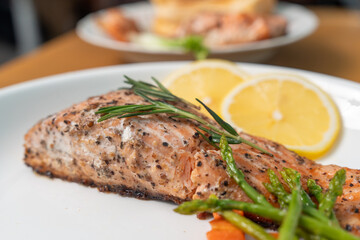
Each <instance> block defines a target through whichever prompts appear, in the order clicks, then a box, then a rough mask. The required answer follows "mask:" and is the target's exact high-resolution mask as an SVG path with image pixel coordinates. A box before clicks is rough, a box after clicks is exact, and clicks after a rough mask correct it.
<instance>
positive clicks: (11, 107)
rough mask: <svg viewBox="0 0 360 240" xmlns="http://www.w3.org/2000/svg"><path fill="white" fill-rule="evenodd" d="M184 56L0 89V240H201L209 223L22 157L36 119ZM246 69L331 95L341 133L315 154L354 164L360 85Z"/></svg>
mask: <svg viewBox="0 0 360 240" xmlns="http://www.w3.org/2000/svg"><path fill="white" fill-rule="evenodd" d="M183 64H185V63H184V62H173V63H166V62H163V63H148V64H133V65H123V66H114V67H106V68H99V69H93V70H87V71H80V72H73V73H67V74H63V75H57V76H53V77H47V78H43V79H39V80H36V81H31V82H26V83H22V84H19V85H14V86H11V87H8V88H3V89H1V90H0V114H1V117H0V126H1V131H0V133H1V134H0V186H1V191H0V235H1V239H16V240H20V239H21V240H22V239H37V240H42V239H44V240H48V239H50V238H51V239H53V240H56V239H59V240H60V239H61V240H63V239H88V240H93V239H94V240H99V239H108V240H111V239H117V240H118V239H145V238H146V239H174V240H180V239H186V240H191V239H194V240H195V239H196V240H201V239H205V233H206V231H208V230H209V224H208V223H207V221H199V220H198V219H197V218H196V217H195V216H182V215H178V214H175V213H174V212H173V211H172V209H173V208H174V207H175V205H173V204H169V203H164V202H158V201H143V200H137V199H134V198H127V197H121V196H119V195H117V194H105V193H101V192H99V191H97V190H96V189H93V188H90V187H84V186H82V185H80V184H76V183H70V182H65V181H62V180H58V179H53V180H51V179H49V178H46V177H42V176H38V175H36V174H34V173H33V172H32V170H31V169H30V168H29V167H27V166H25V164H24V163H23V160H22V159H23V152H24V149H23V146H22V145H23V136H24V134H25V133H26V132H27V130H28V129H29V128H30V127H31V126H32V125H33V124H35V123H36V122H37V121H39V120H40V119H41V118H43V117H45V116H47V115H49V114H51V113H55V112H57V111H59V110H61V109H64V108H66V107H68V106H70V105H71V104H73V103H76V102H80V101H82V100H85V99H87V98H88V97H90V96H93V95H97V94H102V93H106V92H108V91H110V90H114V89H117V88H118V87H120V86H122V84H123V83H122V79H123V78H122V76H123V75H124V74H126V75H129V76H131V77H133V78H135V79H144V80H150V76H154V77H157V78H159V79H162V78H163V77H164V76H165V75H166V74H168V73H169V72H170V71H172V70H174V69H176V68H178V67H180V66H182V65H183ZM240 66H241V67H243V69H244V70H246V71H249V72H250V73H254V74H256V73H262V72H274V71H276V72H279V71H281V72H293V73H299V74H301V75H302V76H304V77H306V78H308V79H309V80H310V81H313V82H315V83H316V84H318V85H319V86H321V87H322V88H323V89H324V90H325V91H327V92H328V93H330V94H331V96H332V97H333V98H334V100H335V102H336V104H337V105H338V107H339V109H340V112H341V115H342V119H343V125H344V127H343V132H342V135H341V137H340V141H339V144H338V145H337V146H336V147H335V148H334V150H333V151H332V152H331V154H329V155H328V156H326V157H325V158H324V159H322V160H321V162H322V163H326V164H328V163H335V164H339V165H341V166H348V167H352V168H360V161H359V158H358V154H357V152H355V151H356V150H357V148H358V142H359V139H360V85H359V84H356V83H353V82H350V81H346V80H343V79H339V78H335V77H331V76H326V75H321V74H316V73H311V72H306V71H300V70H294V69H287V68H280V67H272V66H265V65H255V64H241V65H240Z"/></svg>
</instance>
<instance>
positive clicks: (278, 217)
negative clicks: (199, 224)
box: [174, 199, 360, 240]
mask: <svg viewBox="0 0 360 240" xmlns="http://www.w3.org/2000/svg"><path fill="white" fill-rule="evenodd" d="M232 209H238V210H242V211H244V212H248V213H253V214H255V215H258V216H261V217H264V218H268V219H271V220H273V221H275V222H278V223H280V222H282V221H283V219H284V218H285V216H286V210H284V209H278V208H274V207H271V208H269V207H266V206H262V205H260V204H254V203H246V202H240V201H234V200H228V199H207V200H193V201H189V202H185V203H183V204H181V205H180V206H178V207H177V208H176V209H175V210H174V211H175V212H177V213H180V214H185V215H190V214H195V213H199V212H221V211H226V210H232ZM299 226H300V227H301V228H303V229H304V230H305V231H307V232H309V233H312V234H315V235H318V236H321V237H325V238H328V239H333V240H339V239H341V240H359V239H360V238H358V237H356V236H354V235H352V234H351V233H348V232H347V231H345V230H344V229H341V228H339V227H334V226H332V225H329V224H325V223H323V222H320V221H318V220H316V219H314V218H312V217H309V216H305V215H301V216H300V218H299Z"/></svg>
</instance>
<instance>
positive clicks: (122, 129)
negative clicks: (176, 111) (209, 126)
mask: <svg viewBox="0 0 360 240" xmlns="http://www.w3.org/2000/svg"><path fill="white" fill-rule="evenodd" d="M125 104H146V101H144V99H143V98H141V97H139V96H137V95H135V94H134V93H133V92H132V91H131V90H118V91H114V92H110V93H107V94H105V95H101V96H97V97H92V98H89V99H88V100H86V101H84V102H82V103H79V104H75V105H73V106H71V107H70V108H68V109H65V110H63V111H60V112H58V113H56V114H53V115H51V116H49V117H47V118H45V119H43V120H41V121H39V122H38V123H37V124H36V125H35V126H34V127H32V128H31V129H30V130H29V131H28V133H27V134H26V135H25V144H24V146H25V157H24V161H25V163H26V164H27V165H28V166H30V167H32V168H33V170H34V171H36V172H38V173H40V174H44V175H47V176H51V177H57V178H61V179H64V180H68V181H74V182H79V183H82V184H85V185H89V186H94V187H97V188H98V189H99V190H100V191H109V192H116V193H119V194H121V195H125V196H134V197H137V198H141V199H158V200H165V201H172V202H175V203H181V202H183V201H186V200H191V199H205V198H207V197H208V196H209V195H210V194H216V195H217V196H218V197H219V198H231V199H236V200H242V201H250V200H249V199H248V198H247V196H246V194H245V193H244V192H243V191H242V190H241V189H240V188H239V187H238V186H237V185H236V183H235V182H234V181H233V180H232V179H230V178H229V176H228V175H227V174H226V171H225V168H226V163H225V162H224V161H223V160H222V159H221V156H220V153H219V151H217V150H215V149H214V148H213V147H212V146H211V145H210V144H208V143H207V142H206V141H205V140H203V139H202V138H201V137H200V136H199V134H198V133H197V132H196V130H195V129H196V127H197V124H196V123H195V122H194V121H191V120H186V119H174V118H172V117H170V116H169V115H167V114H157V115H146V116H137V117H131V118H123V119H118V118H111V119H108V120H106V121H103V122H97V120H98V119H99V118H100V116H99V115H98V114H96V113H95V112H96V111H97V110H98V109H99V108H101V107H107V106H114V105H125ZM176 106H177V107H180V108H183V109H185V110H187V111H191V112H193V113H196V114H197V115H199V116H202V114H201V113H200V112H197V110H195V109H193V108H190V107H189V106H187V105H185V104H183V103H177V104H176ZM203 117H205V116H203ZM240 134H241V136H242V137H243V138H245V139H247V140H249V141H251V142H254V143H256V144H258V145H259V146H260V147H262V148H264V149H266V150H267V151H269V152H271V153H272V154H273V155H274V156H269V155H266V154H262V153H260V152H259V151H258V150H256V149H253V148H251V147H250V146H248V145H245V144H237V145H232V148H233V151H234V157H235V160H236V163H237V166H238V167H239V168H240V169H241V170H242V171H243V172H244V174H245V177H246V180H247V181H248V182H249V183H250V184H251V185H252V186H253V187H255V188H256V189H257V190H258V191H259V192H261V193H262V194H263V195H265V196H266V197H267V198H268V200H269V201H270V202H272V203H274V204H275V199H274V198H273V197H272V196H271V195H269V193H268V192H267V191H266V189H265V188H264V186H263V183H264V182H269V178H268V175H267V173H266V172H267V170H268V169H272V170H274V171H275V172H276V173H278V171H280V170H281V169H282V168H284V167H288V168H293V169H295V170H297V171H299V172H300V173H301V175H302V179H303V187H304V188H305V189H306V180H307V179H309V178H312V179H315V180H316V181H317V183H318V184H319V185H321V186H322V187H323V188H325V189H326V188H327V187H328V184H329V181H330V179H331V178H332V177H333V176H334V174H335V172H336V171H337V170H339V169H340V167H339V166H335V165H328V166H325V165H321V164H318V163H315V162H313V161H310V160H308V159H306V158H304V157H300V156H299V155H297V154H296V153H294V152H292V151H290V150H288V149H286V148H285V147H284V146H282V145H280V144H277V143H275V142H272V141H270V140H266V139H263V138H259V137H254V136H251V135H248V134H245V133H240ZM346 170H347V180H346V184H345V186H344V194H343V196H341V197H339V198H338V200H337V203H336V205H335V212H336V215H337V217H338V219H339V221H340V224H341V225H342V226H343V227H344V228H345V229H347V230H348V231H351V232H353V233H354V234H356V235H360V212H359V207H360V194H359V189H360V171H359V170H353V169H348V168H346Z"/></svg>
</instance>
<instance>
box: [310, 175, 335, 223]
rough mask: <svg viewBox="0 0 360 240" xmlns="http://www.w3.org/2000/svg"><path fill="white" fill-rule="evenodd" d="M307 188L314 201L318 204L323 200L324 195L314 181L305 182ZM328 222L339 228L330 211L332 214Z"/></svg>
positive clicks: (333, 214)
mask: <svg viewBox="0 0 360 240" xmlns="http://www.w3.org/2000/svg"><path fill="white" fill-rule="evenodd" d="M307 186H308V190H309V193H310V195H313V196H315V198H316V200H317V201H318V202H319V203H320V202H321V201H322V200H323V198H324V194H323V193H322V192H323V189H322V188H321V187H320V186H319V185H317V184H316V182H315V180H313V179H309V180H308V181H307ZM330 220H331V221H332V222H333V224H334V225H336V226H340V225H339V222H338V220H337V218H336V215H335V212H334V210H332V212H331V215H330Z"/></svg>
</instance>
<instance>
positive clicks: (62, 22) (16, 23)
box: [0, 0, 360, 64]
mask: <svg viewBox="0 0 360 240" xmlns="http://www.w3.org/2000/svg"><path fill="white" fill-rule="evenodd" d="M139 1H141V0H51V1H48V0H2V1H0V53H1V54H0V64H1V63H3V62H6V61H8V60H10V59H12V58H14V57H16V56H18V55H21V54H23V53H26V52H29V51H31V50H32V49H34V48H36V47H38V46H39V45H41V44H42V43H44V42H46V41H48V40H50V39H53V38H55V37H57V36H59V35H61V34H64V33H66V32H68V31H71V30H72V29H74V28H75V26H76V23H77V22H78V21H79V19H81V18H83V17H84V16H86V15H87V14H89V13H90V12H95V11H98V10H100V9H105V8H110V7H114V6H118V5H121V4H124V3H132V2H139ZM252 1H253V3H251V2H252ZM280 1H287V2H293V3H298V4H307V5H318V4H321V5H336V6H345V7H349V8H358V9H359V8H360V1H359V0H280ZM179 2H180V1H179V0H172V1H169V0H154V1H153V3H155V4H156V6H157V7H156V8H157V9H159V8H160V10H157V11H159V12H158V15H157V17H156V19H155V22H154V26H153V29H154V31H155V32H156V33H158V34H160V35H164V36H166V35H168V34H171V33H174V29H176V27H174V26H178V24H179V21H180V20H181V21H182V20H184V19H187V20H186V21H190V19H191V18H194V15H193V14H194V13H195V12H197V11H199V9H201V8H204V4H203V3H204V2H207V3H209V2H213V3H211V4H207V5H209V7H206V8H205V10H211V9H217V10H219V11H220V10H221V11H220V12H223V11H225V10H229V11H230V12H236V11H237V10H238V9H239V8H243V10H245V9H246V8H244V7H242V3H244V4H248V6H249V7H248V12H247V13H249V12H251V11H256V12H259V13H268V12H269V11H271V9H272V8H273V7H274V4H275V3H274V2H273V1H272V0H264V1H260V0H259V1H258V2H256V1H255V0H218V1H211V0H207V1H205V0H187V1H186V4H183V6H182V8H181V9H179V10H178V11H177V10H176V7H175V6H177V4H178V3H179ZM200 2H202V3H200ZM216 2H217V3H216ZM220 2H221V3H220ZM169 3H172V5H171V6H172V9H173V10H172V11H170V12H169V13H168V14H166V11H165V10H161V9H166V8H164V7H165V6H167V5H169ZM223 3H227V4H228V6H231V7H225V6H226V5H227V4H223ZM200 6H201V7H200ZM251 7H252V8H251ZM168 8H170V9H171V7H168ZM245 12H246V11H245ZM169 15H171V16H169ZM212 18H213V19H215V18H216V17H214V16H212ZM217 18H219V17H218V16H217ZM186 21H185V22H186ZM193 21H195V19H194V20H193ZM165 22H166V23H165ZM183 29H184V30H186V31H183V32H185V33H188V32H189V31H194V30H193V29H187V28H186V27H183ZM177 34H179V33H177Z"/></svg>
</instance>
